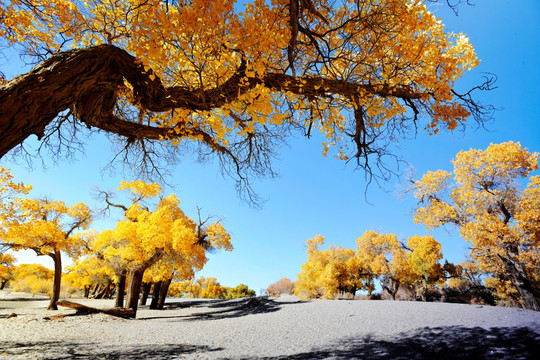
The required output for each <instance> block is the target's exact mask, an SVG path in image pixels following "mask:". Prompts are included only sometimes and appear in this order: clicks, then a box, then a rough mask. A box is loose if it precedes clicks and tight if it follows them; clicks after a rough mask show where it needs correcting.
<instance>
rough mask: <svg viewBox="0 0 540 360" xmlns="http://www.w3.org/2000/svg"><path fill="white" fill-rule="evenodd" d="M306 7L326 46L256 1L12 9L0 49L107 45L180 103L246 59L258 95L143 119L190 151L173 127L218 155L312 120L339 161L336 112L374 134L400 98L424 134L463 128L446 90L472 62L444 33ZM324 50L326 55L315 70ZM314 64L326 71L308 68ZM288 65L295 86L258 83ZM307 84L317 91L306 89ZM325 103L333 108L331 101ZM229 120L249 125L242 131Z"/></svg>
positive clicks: (410, 14)
mask: <svg viewBox="0 0 540 360" xmlns="http://www.w3.org/2000/svg"><path fill="white" fill-rule="evenodd" d="M301 3H302V2H301ZM310 5H311V2H310ZM312 6H313V9H316V10H315V11H316V12H317V14H319V15H320V17H317V16H312V14H311V12H306V11H302V12H301V14H300V15H301V16H302V19H301V21H302V26H304V27H306V29H309V30H308V31H309V33H310V34H324V35H320V36H321V39H319V41H321V44H319V46H314V45H313V41H316V38H317V39H318V36H317V37H313V35H307V32H299V33H297V34H295V33H294V32H292V31H291V21H290V16H289V2H288V1H281V0H279V1H278V0H275V1H270V2H269V1H262V0H253V1H251V2H249V3H247V4H245V7H243V8H242V9H241V10H240V8H239V7H238V6H237V2H236V1H235V0H193V1H183V2H169V1H167V2H164V1H162V0H106V1H103V0H85V1H74V0H52V1H23V0H13V1H9V2H8V3H6V4H4V3H3V2H2V3H0V14H1V16H0V37H2V38H3V39H5V40H6V41H7V42H8V44H10V45H15V44H18V45H21V46H23V47H24V49H25V50H26V52H27V53H29V54H31V55H32V54H38V53H40V51H42V49H46V50H43V51H46V52H48V53H54V52H57V51H59V50H64V49H65V48H66V47H73V48H85V47H89V46H93V45H99V44H104V43H107V44H111V45H115V46H117V47H121V48H123V49H125V50H126V51H128V52H129V53H131V54H133V56H135V57H136V58H137V59H138V61H139V62H140V65H141V66H140V68H141V72H144V73H145V74H148V76H149V81H151V82H155V81H161V83H162V84H164V85H165V86H176V87H177V88H178V89H181V91H183V90H193V89H202V90H207V89H213V88H216V87H217V86H220V85H223V84H224V83H225V82H226V81H227V80H228V79H230V78H231V77H232V76H233V74H235V72H236V71H237V69H238V67H239V65H240V62H241V60H242V59H245V60H247V61H246V64H245V67H246V69H245V71H244V73H243V75H242V81H243V82H244V83H245V84H248V83H250V82H252V83H253V82H254V83H256V84H257V86H252V87H251V88H250V90H249V91H246V92H245V93H244V92H242V91H239V95H238V97H237V98H234V99H232V100H231V101H230V102H227V103H226V104H224V105H222V106H221V107H220V108H218V109H214V110H211V111H197V112H193V111H189V110H186V109H175V110H171V111H167V112H165V113H163V114H153V113H148V114H147V113H146V112H145V111H141V114H142V117H145V120H147V121H148V122H149V123H153V124H156V125H158V126H161V127H167V128H170V129H174V130H172V131H177V132H183V133H184V134H185V135H184V136H185V137H186V138H188V139H189V140H194V141H200V140H201V138H202V135H201V133H200V132H195V131H193V132H190V131H189V130H190V129H192V128H191V127H187V128H186V129H185V130H184V129H182V130H181V129H180V128H179V126H178V125H179V124H185V123H190V124H197V126H196V128H197V129H199V130H202V131H204V132H205V133H207V134H212V138H213V139H214V140H215V141H216V142H217V143H219V144H220V145H223V146H227V145H228V144H229V142H230V143H232V141H233V140H234V139H235V138H238V137H239V138H243V137H245V136H247V134H250V133H253V132H255V131H257V129H259V130H260V129H263V128H262V126H264V125H265V124H267V123H270V124H275V125H278V126H279V125H280V124H282V123H283V122H284V121H287V122H290V123H292V124H302V123H303V122H304V120H308V121H309V119H313V120H314V121H315V127H314V128H317V129H319V130H320V131H321V132H322V133H323V135H324V136H325V137H326V138H327V140H326V141H325V145H324V146H325V148H327V146H328V145H330V146H332V147H335V148H336V150H337V151H336V152H337V153H338V156H339V157H340V158H342V159H347V156H346V155H345V154H344V153H343V152H344V151H346V150H347V147H346V145H345V144H344V139H346V138H347V135H346V134H347V131H348V130H347V129H348V128H350V127H351V125H354V124H350V119H349V117H348V116H344V111H347V110H348V111H349V112H353V111H354V109H355V108H358V107H363V108H366V109H367V111H366V112H365V113H366V115H367V116H368V118H369V119H368V121H367V124H368V125H369V126H370V127H373V128H379V127H381V126H383V124H385V123H386V122H388V121H389V119H391V118H394V117H396V116H399V115H401V114H404V113H405V112H406V111H407V103H405V102H403V101H402V100H401V99H400V96H399V92H400V91H405V92H407V93H410V94H411V98H412V99H414V101H417V102H420V101H421V102H423V106H422V108H423V109H425V111H426V112H428V113H429V114H430V115H431V122H430V123H429V124H428V125H427V130H428V131H429V132H430V133H436V132H437V131H438V130H439V128H448V129H454V128H455V127H456V126H457V124H458V123H460V122H464V121H465V120H466V118H467V117H468V116H469V112H468V111H467V110H466V109H465V108H464V107H463V105H462V104H461V103H460V101H459V99H456V97H455V96H454V94H453V93H452V91H451V90H452V87H453V85H454V82H455V80H456V79H458V78H460V77H461V76H462V75H463V72H464V71H466V70H470V69H471V68H473V67H475V66H476V65H477V64H478V59H477V57H476V54H475V52H474V49H473V47H472V45H471V44H470V43H469V40H468V38H467V37H466V36H465V35H464V34H461V33H460V34H453V33H445V32H444V25H443V24H442V23H441V21H440V19H438V18H437V17H435V16H434V15H433V14H432V13H431V12H430V11H429V9H428V7H427V6H426V4H425V3H424V2H423V1H408V0H380V1H375V2H373V1H360V2H353V1H352V0H341V1H336V2H329V1H320V2H317V3H313V5H312ZM321 18H324V19H325V21H322V20H321ZM366 19H369V20H366ZM366 24H369V25H368V26H366ZM293 37H294V38H293ZM293 40H295V41H293ZM293 42H294V50H295V54H296V56H295V58H294V64H290V63H289V58H288V51H287V48H288V47H290V46H292V43H293ZM323 44H324V46H323ZM321 49H324V50H325V51H326V49H328V54H325V56H326V60H324V62H323V60H321V58H320V56H321V54H320V51H321ZM321 62H323V63H324V66H319V65H314V64H321ZM290 65H294V67H295V68H296V69H298V73H302V74H303V76H302V77H291V80H294V86H293V85H289V86H288V87H287V85H288V84H286V83H285V82H282V84H279V85H277V84H275V83H269V84H268V83H267V81H265V80H266V77H267V76H268V74H280V75H281V74H287V73H290ZM315 77H321V78H322V79H324V80H325V82H324V83H322V81H321V82H320V83H317V84H312V83H310V81H309V80H310V79H312V78H315ZM254 79H255V80H254ZM343 79H347V81H346V82H344V84H346V85H347V86H349V85H350V88H351V89H350V90H348V91H349V92H348V93H347V94H344V95H343V94H341V93H339V91H338V90H336V89H337V88H335V87H333V88H330V87H331V85H333V84H335V83H334V82H335V81H343ZM282 87H283V89H282ZM356 87H358V90H354V88H356ZM240 90H241V89H240ZM293 90H294V92H293ZM323 90H324V91H323ZM383 90H384V91H383ZM381 91H383V93H382V94H381V93H380V92H381ZM332 92H333V93H336V94H335V95H336V99H333V96H331V95H329V94H331V93H332ZM307 93H309V94H308V96H304V94H307ZM394 94H396V97H394ZM284 99H287V100H288V101H289V102H290V103H291V104H297V105H295V106H294V107H292V108H291V111H292V112H295V113H296V114H292V113H286V114H283V112H282V111H281V110H282V105H283V103H284V101H283V100H284ZM130 101H131V103H130ZM201 101H204V100H203V99H201ZM121 102H123V103H121V104H120V106H121V107H122V106H126V107H127V106H131V105H132V107H133V108H136V107H137V106H138V105H140V104H137V103H136V102H134V101H133V96H132V94H127V95H126V96H125V98H123V99H122V100H121ZM126 103H127V104H126ZM231 113H238V114H242V115H243V118H245V119H250V120H249V121H246V122H244V123H242V124H241V123H240V122H237V121H236V120H235V119H234V118H233V117H231V116H230V114H231ZM353 127H354V126H353ZM178 142H179V141H178V139H175V140H174V141H173V143H176V144H177V143H178ZM325 151H326V150H325ZM138 195H140V194H138Z"/></svg>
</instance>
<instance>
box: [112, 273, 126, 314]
mask: <svg viewBox="0 0 540 360" xmlns="http://www.w3.org/2000/svg"><path fill="white" fill-rule="evenodd" d="M116 277H117V279H118V283H117V284H116V300H115V302H114V306H115V307H124V295H125V293H126V277H127V270H126V269H122V270H120V271H118V272H117V274H116Z"/></svg>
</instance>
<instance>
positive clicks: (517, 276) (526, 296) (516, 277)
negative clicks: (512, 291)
mask: <svg viewBox="0 0 540 360" xmlns="http://www.w3.org/2000/svg"><path fill="white" fill-rule="evenodd" d="M507 255H508V256H499V258H500V259H501V261H502V262H503V264H504V267H505V269H506V275H507V276H508V278H509V279H510V281H511V282H512V285H514V287H515V288H516V289H517V291H518V292H519V295H520V296H521V298H522V299H523V305H524V306H525V308H526V309H529V310H534V311H540V304H539V303H538V299H536V297H535V296H534V291H533V287H532V284H531V280H530V279H529V276H528V275H527V272H526V271H525V268H524V267H523V265H522V264H521V263H520V262H519V261H517V259H515V256H512V254H510V253H509V252H508V251H507Z"/></svg>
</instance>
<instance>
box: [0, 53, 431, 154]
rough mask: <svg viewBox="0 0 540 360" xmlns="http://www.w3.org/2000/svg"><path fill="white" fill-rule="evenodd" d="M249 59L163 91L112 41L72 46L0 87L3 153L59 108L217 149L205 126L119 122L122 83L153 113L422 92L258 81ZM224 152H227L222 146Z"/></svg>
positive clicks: (132, 133)
mask: <svg viewBox="0 0 540 360" xmlns="http://www.w3.org/2000/svg"><path fill="white" fill-rule="evenodd" d="M245 70H246V63H245V61H242V62H241V64H240V65H239V67H238V69H237V70H236V72H235V73H234V75H232V76H231V77H230V78H229V79H228V80H227V81H225V82H224V83H223V84H221V85H219V86H216V87H214V88H211V89H195V90H191V89H187V88H184V87H169V88H165V87H164V86H163V84H162V83H161V81H160V79H159V78H158V77H155V76H154V74H153V73H152V70H151V69H147V71H145V69H144V66H143V64H141V62H140V61H138V60H137V59H136V58H135V57H133V56H132V55H130V54H128V53H127V52H126V51H124V50H122V49H120V48H117V47H115V46H112V45H100V46H96V47H91V48H87V49H77V50H70V51H66V52H62V53H58V54H56V55H53V56H51V57H50V58H49V59H47V60H45V61H43V62H42V63H41V64H40V65H38V66H36V67H35V68H34V69H33V70H31V71H30V72H29V73H27V74H24V75H21V76H18V77H16V78H14V79H13V80H11V81H9V82H8V83H6V84H4V85H2V86H1V87H0V109H1V113H0V134H1V135H0V140H1V142H0V158H1V157H2V156H4V155H5V154H6V153H7V152H8V151H10V150H11V149H12V148H14V147H15V146H17V145H19V144H21V143H22V142H23V141H24V140H25V139H26V138H27V137H29V136H30V135H31V134H35V135H37V136H38V138H39V139H41V138H42V137H43V136H44V135H45V128H46V126H47V125H48V124H49V123H51V122H52V121H53V120H54V119H55V118H56V117H57V116H58V115H59V114H60V113H61V112H63V111H66V110H71V111H72V112H73V115H74V116H75V117H76V118H77V119H79V120H80V121H82V122H83V123H85V124H87V126H89V127H96V128H98V129H101V130H105V131H107V132H111V133H115V134H118V135H122V136H125V137H128V138H133V139H137V138H145V139H156V140H158V139H163V138H165V139H171V138H183V137H185V136H187V135H190V134H193V135H202V137H203V142H205V143H207V144H208V145H209V146H211V147H212V148H213V149H214V150H218V148H219V147H218V146H217V143H216V142H215V141H214V140H213V139H212V137H211V136H207V135H206V134H205V133H204V132H202V130H200V129H195V128H190V127H189V126H188V125H186V124H184V123H180V124H176V125H175V126H174V127H171V128H159V127H153V126H149V125H144V124H140V123H134V122H131V121H127V120H123V119H120V118H118V117H116V116H115V115H114V109H115V105H116V102H117V96H118V93H119V91H120V89H121V88H122V87H123V86H124V81H127V82H128V83H129V84H130V85H131V86H132V88H133V95H134V98H135V101H136V102H137V104H138V105H139V106H140V107H141V108H143V109H145V110H147V111H153V112H165V111H169V110H172V109H176V108H181V109H186V110H191V111H208V110H212V109H215V108H219V107H221V106H223V105H225V104H227V103H230V102H232V101H235V100H237V99H238V98H239V97H240V96H241V95H243V94H245V93H247V92H249V91H250V90H252V89H253V88H255V87H256V86H260V85H262V86H265V87H267V88H269V89H271V90H273V91H276V92H292V93H294V94H299V95H305V96H311V97H327V96H328V95H329V94H332V95H341V96H343V97H347V98H349V97H350V96H352V95H353V94H355V93H357V92H363V93H370V94H372V95H373V96H381V97H389V96H392V97H398V98H402V99H409V100H410V99H419V98H421V97H422V94H421V93H418V92H416V91H414V90H413V89H412V88H410V87H408V86H389V85H385V84H379V85H375V84H357V83H351V82H348V81H345V80H336V79H326V78H322V77H308V78H301V77H295V76H291V75H286V74H279V73H269V74H266V75H265V76H263V77H262V78H255V77H253V78H248V77H247V76H246V74H245ZM221 150H224V149H221Z"/></svg>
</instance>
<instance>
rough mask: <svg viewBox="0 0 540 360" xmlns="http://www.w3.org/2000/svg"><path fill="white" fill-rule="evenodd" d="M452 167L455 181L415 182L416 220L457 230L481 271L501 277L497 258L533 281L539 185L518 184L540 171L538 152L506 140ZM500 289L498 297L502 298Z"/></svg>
mask: <svg viewBox="0 0 540 360" xmlns="http://www.w3.org/2000/svg"><path fill="white" fill-rule="evenodd" d="M452 164H453V165H454V171H453V178H452V176H451V174H450V173H448V172H446V171H441V170H439V171H436V172H428V173H426V175H424V176H423V177H422V179H421V180H420V181H418V182H416V193H415V196H416V197H417V198H418V199H420V200H421V206H419V207H418V208H417V211H416V214H415V221H416V222H422V223H424V224H425V225H426V227H428V229H429V228H433V227H437V226H440V225H444V224H448V223H451V224H456V225H458V226H459V228H460V232H461V235H462V236H463V237H464V238H465V239H466V240H467V241H469V242H470V243H471V244H472V250H471V256H472V257H473V259H474V261H475V262H476V263H477V264H478V266H479V268H481V269H482V271H485V272H488V273H492V274H495V276H498V277H502V278H505V277H506V276H508V274H507V268H506V265H504V264H503V263H502V261H501V259H506V261H511V262H517V261H519V262H522V263H523V264H525V265H524V266H525V268H526V269H527V272H528V274H529V275H528V276H536V275H535V274H536V272H535V270H534V268H535V267H536V266H537V265H538V263H539V261H540V260H539V258H538V256H537V251H538V249H539V248H540V236H539V234H540V231H539V230H540V228H539V226H538V225H537V224H538V223H539V222H538V220H539V219H540V212H539V210H538V209H540V200H539V199H540V190H538V189H539V184H540V180H539V178H538V176H532V177H531V178H530V180H529V185H528V187H527V189H525V190H523V191H521V190H520V186H519V182H520V181H522V180H523V179H524V178H526V177H527V176H529V174H530V173H531V172H532V171H534V170H537V169H538V153H533V152H530V151H529V150H527V149H526V148H523V147H522V146H521V145H520V144H519V143H516V142H512V141H509V142H505V143H501V144H490V145H489V146H488V147H487V148H486V149H485V150H479V149H470V150H467V151H461V152H459V153H458V154H457V155H456V158H455V159H454V160H453V161H452ZM512 249H513V250H512ZM524 276H527V275H524ZM499 285H500V284H499ZM514 285H515V284H514ZM495 287H496V288H497V286H495ZM502 289H503V287H501V288H500V290H501V292H502V293H501V294H503V293H506V290H505V291H503V290H502ZM501 296H502V295H501Z"/></svg>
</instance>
